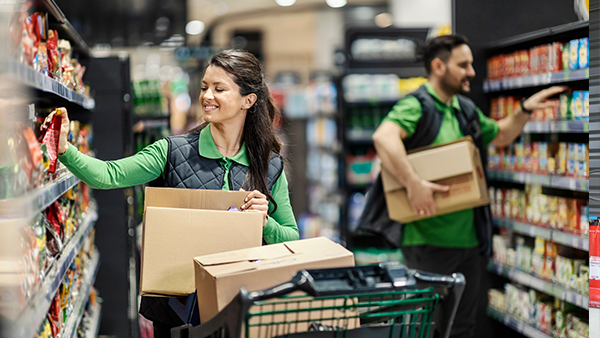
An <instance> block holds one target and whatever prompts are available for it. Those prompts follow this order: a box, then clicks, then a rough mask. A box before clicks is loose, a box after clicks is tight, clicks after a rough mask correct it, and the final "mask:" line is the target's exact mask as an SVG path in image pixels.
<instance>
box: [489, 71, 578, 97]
mask: <svg viewBox="0 0 600 338" xmlns="http://www.w3.org/2000/svg"><path fill="white" fill-rule="evenodd" d="M589 78H590V69H589V68H585V69H576V70H565V71H560V72H554V73H544V74H535V75H529V76H521V77H513V78H504V79H499V80H485V81H484V82H483V91H484V92H485V93H492V92H499V91H503V90H512V89H519V88H529V87H537V86H545V85H550V84H555V83H566V82H573V81H584V80H588V79H589Z"/></svg>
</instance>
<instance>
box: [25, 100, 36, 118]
mask: <svg viewBox="0 0 600 338" xmlns="http://www.w3.org/2000/svg"><path fill="white" fill-rule="evenodd" d="M27 112H28V113H29V119H30V120H35V104H33V103H32V104H30V105H27Z"/></svg>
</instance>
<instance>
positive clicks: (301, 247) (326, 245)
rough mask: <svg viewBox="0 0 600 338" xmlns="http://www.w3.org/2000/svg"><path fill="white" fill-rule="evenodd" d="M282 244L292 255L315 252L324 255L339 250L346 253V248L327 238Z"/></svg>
mask: <svg viewBox="0 0 600 338" xmlns="http://www.w3.org/2000/svg"><path fill="white" fill-rule="evenodd" d="M283 244H284V245H285V246H286V247H287V248H288V249H289V250H290V251H292V252H294V253H301V252H302V253H310V252H313V251H316V252H319V253H320V254H323V255H325V254H328V253H330V252H337V251H340V250H343V251H344V252H347V250H346V248H344V247H342V246H341V245H339V244H337V243H336V242H334V241H332V240H330V239H329V238H327V237H315V238H307V239H301V240H298V241H289V242H284V243H283Z"/></svg>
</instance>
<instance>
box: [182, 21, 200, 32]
mask: <svg viewBox="0 0 600 338" xmlns="http://www.w3.org/2000/svg"><path fill="white" fill-rule="evenodd" d="M203 31H204V22H202V21H198V20H194V21H190V22H188V23H187V25H185V32H186V33H187V34H188V35H198V34H200V33H202V32H203Z"/></svg>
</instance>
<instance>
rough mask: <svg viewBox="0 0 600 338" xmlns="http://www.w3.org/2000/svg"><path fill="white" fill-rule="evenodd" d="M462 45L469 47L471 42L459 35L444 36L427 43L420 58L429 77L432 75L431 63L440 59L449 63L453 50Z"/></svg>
mask: <svg viewBox="0 0 600 338" xmlns="http://www.w3.org/2000/svg"><path fill="white" fill-rule="evenodd" d="M460 45H469V40H467V38H466V37H464V36H462V35H459V34H454V35H442V36H438V37H435V38H433V39H430V40H429V41H427V43H426V44H425V45H424V46H423V47H421V49H420V51H419V58H420V59H422V60H423V61H424V62H425V69H426V70H427V75H429V73H431V61H433V60H434V59H436V58H438V59H440V60H442V61H444V62H448V59H449V58H450V54H452V50H453V49H454V48H455V47H458V46H460Z"/></svg>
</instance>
